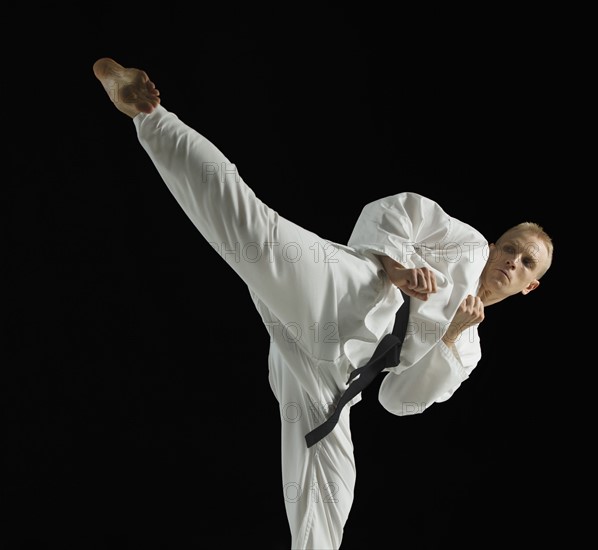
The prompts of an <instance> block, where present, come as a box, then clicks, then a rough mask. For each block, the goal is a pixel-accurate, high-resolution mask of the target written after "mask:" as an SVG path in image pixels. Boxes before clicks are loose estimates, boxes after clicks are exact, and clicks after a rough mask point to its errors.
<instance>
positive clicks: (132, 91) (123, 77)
mask: <svg viewBox="0 0 598 550" xmlns="http://www.w3.org/2000/svg"><path fill="white" fill-rule="evenodd" d="M93 72H94V74H95V75H96V77H97V78H98V80H99V81H100V82H101V83H102V86H103V87H104V90H106V93H107V94H108V96H109V97H110V99H111V100H112V103H114V105H115V106H116V108H117V109H118V110H119V111H121V112H123V113H125V114H126V115H128V116H130V117H131V118H133V117H135V116H136V115H138V114H139V113H151V112H152V111H153V110H154V109H155V108H156V107H157V106H158V104H159V103H160V97H159V96H160V92H159V91H158V90H157V89H156V86H155V85H154V83H153V82H152V81H151V80H150V79H149V77H148V76H147V74H146V73H145V72H144V71H140V70H139V69H125V67H123V66H122V65H119V64H118V63H117V62H116V61H114V60H113V59H110V58H109V57H103V58H101V59H98V60H97V61H96V62H95V63H94V64H93Z"/></svg>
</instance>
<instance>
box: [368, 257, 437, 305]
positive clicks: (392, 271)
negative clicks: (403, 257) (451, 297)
mask: <svg viewBox="0 0 598 550" xmlns="http://www.w3.org/2000/svg"><path fill="white" fill-rule="evenodd" d="M378 258H379V259H380V261H381V262H382V265H383V266H384V271H386V274H387V275H388V277H389V279H390V281H391V282H392V284H393V285H395V286H396V287H397V288H399V289H400V290H402V291H403V292H404V293H405V294H407V295H408V296H411V297H413V298H419V299H420V300H424V301H425V300H427V299H428V297H429V295H430V294H432V293H434V292H436V290H437V287H436V275H434V272H433V271H432V270H431V269H428V268H427V267H416V268H407V267H403V266H402V265H401V264H400V263H398V262H396V261H395V260H393V259H392V258H389V257H388V256H378Z"/></svg>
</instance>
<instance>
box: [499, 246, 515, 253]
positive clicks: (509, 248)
mask: <svg viewBox="0 0 598 550" xmlns="http://www.w3.org/2000/svg"><path fill="white" fill-rule="evenodd" d="M502 249H503V250H504V251H505V252H506V253H507V254H513V253H514V252H515V248H514V247H513V246H512V245H510V244H505V245H504V246H503V247H502Z"/></svg>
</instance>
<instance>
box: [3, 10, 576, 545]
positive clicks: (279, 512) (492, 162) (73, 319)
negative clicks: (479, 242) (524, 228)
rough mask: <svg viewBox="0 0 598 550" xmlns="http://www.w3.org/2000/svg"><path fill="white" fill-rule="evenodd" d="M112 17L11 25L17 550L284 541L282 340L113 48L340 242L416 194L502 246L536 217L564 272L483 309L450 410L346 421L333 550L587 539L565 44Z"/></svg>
mask: <svg viewBox="0 0 598 550" xmlns="http://www.w3.org/2000/svg"><path fill="white" fill-rule="evenodd" d="M111 10H112V11H107V10H106V9H104V10H102V11H101V12H100V13H93V11H91V10H90V12H89V15H86V14H84V13H83V12H81V13H77V12H69V13H68V14H67V13H65V14H59V13H58V12H57V11H55V10H54V9H50V8H47V9H46V11H42V12H39V11H38V12H36V18H35V22H33V21H31V20H28V19H27V18H26V17H25V16H24V15H23V14H19V15H17V14H14V15H12V16H11V15H9V16H7V17H6V18H5V20H4V22H3V26H4V27H5V29H4V30H6V31H8V30H10V28H11V27H13V26H14V27H15V28H16V29H18V32H17V33H16V35H15V36H18V38H14V39H10V40H9V39H7V38H6V37H7V36H8V35H6V34H4V37H5V38H4V41H5V44H4V46H5V48H4V50H5V52H6V53H7V54H8V59H7V60H6V64H5V67H6V74H7V78H6V79H5V80H4V82H5V86H4V93H3V95H4V97H5V102H4V106H3V111H4V112H3V127H4V130H3V131H4V135H5V138H7V140H8V141H7V142H8V143H9V145H8V148H7V149H6V150H7V151H8V155H7V157H8V166H9V168H10V171H9V177H8V180H7V181H5V191H8V194H7V197H8V201H6V202H5V204H6V205H7V206H8V208H7V211H6V214H5V216H4V222H5V235H6V236H7V244H8V247H7V257H8V261H6V262H5V264H4V271H5V274H6V276H7V277H8V284H6V286H5V289H6V297H5V316H6V323H5V330H4V333H5V340H6V345H5V346H4V350H5V357H6V360H5V361H4V373H3V379H4V382H3V383H2V387H1V388H0V391H1V392H2V394H1V395H2V405H3V409H4V413H3V415H4V421H3V423H4V428H3V440H4V443H3V459H4V461H5V466H4V468H3V474H4V475H5V476H6V483H4V485H3V487H4V490H3V499H4V500H5V503H6V504H8V508H9V510H10V511H9V513H8V514H6V515H5V517H4V520H5V522H6V523H5V527H6V528H5V529H4V530H3V532H2V536H3V537H4V538H5V540H6V542H7V544H8V546H7V548H20V547H21V546H20V545H21V544H25V543H26V542H36V543H39V544H41V545H42V546H44V545H46V544H49V543H59V544H62V545H71V544H74V545H76V546H77V547H79V548H86V549H91V548H102V549H103V548H114V547H115V546H117V545H121V546H123V547H127V548H154V547H155V548H158V547H161V548H191V547H204V546H206V547H231V548H233V547H236V548H254V547H255V548H260V549H262V548H263V549H282V548H289V546H290V536H289V534H288V526H287V523H286V516H285V512H284V500H283V494H282V491H281V478H280V449H279V448H280V437H279V433H280V420H279V413H278V406H277V403H276V400H275V398H274V396H273V395H272V393H271V391H270V387H269V384H268V380H267V350H268V336H267V333H266V332H265V329H264V327H263V325H261V321H260V319H259V316H258V315H257V313H256V312H255V310H254V309H253V304H252V302H251V300H250V298H249V295H248V293H247V290H246V287H245V286H244V284H243V282H242V281H241V280H240V279H238V278H237V276H236V275H235V274H234V273H233V272H232V270H230V269H229V268H228V267H227V266H226V264H225V263H224V262H223V261H222V260H221V259H220V258H219V256H218V255H217V254H216V253H215V252H214V250H213V249H212V247H211V246H210V245H208V244H207V243H206V242H205V241H204V240H203V238H202V237H201V235H200V234H199V233H198V232H197V231H196V230H195V228H194V227H193V226H192V224H191V222H190V221H189V220H188V219H187V218H186V217H185V215H184V214H183V212H182V210H181V209H180V207H179V206H178V205H177V204H176V202H175V201H174V199H173V198H172V196H171V195H170V193H169V191H168V190H167V189H166V187H165V185H164V184H163V182H162V181H161V179H160V177H159V176H158V174H157V172H156V171H155V169H154V167H153V165H151V162H150V161H149V158H148V157H147V155H146V153H145V152H144V151H143V150H142V149H141V147H140V145H139V143H138V142H137V138H136V135H135V130H134V126H133V124H132V122H131V121H130V119H128V118H127V117H126V116H125V115H123V114H121V113H119V112H118V111H117V110H116V109H115V108H114V107H113V106H112V104H111V103H110V102H109V100H108V98H107V96H106V94H105V92H104V90H103V89H102V87H101V85H100V84H99V82H98V81H97V80H96V79H95V77H94V75H93V73H92V70H91V68H92V65H93V62H94V61H95V60H96V59H97V58H99V57H103V56H109V57H113V58H114V59H116V60H117V61H118V62H120V63H121V64H123V65H125V66H133V67H138V68H142V69H144V70H146V71H147V72H148V74H149V75H150V77H151V78H152V80H154V82H156V84H157V86H158V88H159V89H160V90H161V97H162V103H163V105H164V106H165V107H167V108H168V109H169V110H171V111H173V112H175V113H177V115H178V116H179V117H180V118H182V119H183V120H184V121H185V122H187V123H188V124H189V125H191V126H193V127H195V128H196V129H197V130H199V131H200V132H201V133H203V134H204V135H206V136H207V137H208V138H209V139H210V140H211V141H212V142H214V143H215V144H216V145H217V146H218V147H219V148H220V149H221V150H222V151H223V152H224V153H225V155H226V156H227V157H228V158H229V159H230V160H231V161H232V162H234V163H235V164H236V165H237V166H238V168H239V170H240V173H241V175H242V176H243V179H244V180H245V181H246V182H247V183H248V184H249V185H250V186H251V187H252V188H253V189H254V191H255V192H256V193H257V195H258V196H259V197H260V198H261V199H262V200H264V202H266V203H267V204H269V205H270V206H271V207H272V208H274V209H275V210H277V211H278V212H279V213H280V214H281V215H283V216H285V217H287V218H289V219H291V220H293V221H295V222H297V223H299V224H300V225H303V226H304V227H307V228H309V229H311V230H313V231H315V232H316V233H319V234H320V235H322V236H324V237H326V238H328V239H329V240H331V241H336V242H341V243H345V242H346V241H347V239H348V237H349V235H350V233H351V230H352V227H353V224H354V223H355V221H356V219H357V217H358V216H359V213H360V211H361V208H362V207H363V206H364V205H365V204H366V203H368V202H370V201H372V200H375V199H378V198H381V197H383V196H387V195H391V194H394V193H397V192H400V191H406V190H410V191H416V192H419V193H421V194H424V195H427V196H429V197H430V198H432V199H434V200H437V201H438V202H439V203H440V204H441V205H442V206H443V207H444V209H445V210H446V211H447V212H448V213H449V214H451V215H452V216H454V217H456V218H459V219H461V220H463V221H465V222H467V223H470V224H471V225H473V226H474V227H476V228H478V229H479V230H480V231H481V232H482V233H483V234H484V235H486V236H487V238H488V239H489V240H490V241H492V240H493V239H495V238H497V237H498V236H499V235H500V232H502V231H503V230H504V229H506V228H507V227H509V226H511V225H513V224H515V223H518V222H519V221H525V220H530V221H536V222H538V223H540V224H541V225H543V226H544V228H545V229H546V230H547V232H548V233H549V234H551V236H552V237H553V240H554V243H555V249H556V253H555V265H554V267H553V268H552V270H551V271H550V272H549V273H548V274H547V275H546V277H545V278H544V279H543V281H542V284H541V286H540V287H539V289H538V290H537V291H536V292H533V293H531V294H530V295H529V296H527V297H522V296H516V297H514V298H512V299H510V300H508V301H506V302H502V303H500V304H497V305H495V306H492V307H491V308H488V309H487V311H486V320H485V321H484V322H483V324H482V325H481V326H480V335H481V338H482V346H483V352H484V354H483V358H482V361H481V362H480V364H479V365H478V367H477V368H476V370H475V371H474V374H473V375H472V376H471V378H470V379H469V380H468V381H467V382H466V383H464V384H463V386H462V387H461V388H460V389H459V391H458V392H457V393H456V394H455V395H454V396H453V397H452V398H451V399H450V400H449V401H448V402H446V403H443V404H438V405H435V406H433V407H432V408H430V409H429V410H428V411H426V412H425V414H423V415H416V416H413V417H408V418H406V417H404V418H399V417H394V416H392V415H391V414H389V413H387V412H386V411H385V410H384V409H382V407H381V406H380V405H379V403H378V402H377V399H376V390H377V385H373V386H371V387H370V388H368V390H367V391H366V395H365V398H364V400H363V402H362V403H361V404H360V405H359V406H357V407H355V408H354V409H353V411H352V426H353V440H354V444H355V456H356V461H357V487H356V493H355V502H354V505H353V508H352V511H351V515H350V517H349V520H348V522H347V525H346V530H345V538H344V541H343V544H342V547H341V548H342V550H349V549H356V548H360V549H361V548H365V547H368V548H369V547H371V548H391V547H392V548H394V547H405V548H406V547H417V548H439V547H441V546H444V545H445V544H446V543H447V542H448V543H451V544H453V543H454V544H458V545H459V546H461V547H471V548H474V547H475V548H479V547H483V545H484V544H485V543H486V541H488V540H491V541H495V542H500V543H507V544H508V543H513V544H515V543H516V542H517V543H521V542H524V543H529V544H536V543H540V542H542V541H548V540H555V537H557V536H559V535H561V534H562V533H563V532H564V531H567V533H566V536H573V534H574V533H575V531H572V532H569V531H568V529H567V530H565V529H563V528H562V527H563V524H562V519H561V509H562V508H563V507H570V506H572V505H573V504H574V503H575V499H574V498H573V497H570V496H568V492H569V491H570V490H571V489H572V487H573V486H574V485H575V482H574V476H575V473H576V472H575V470H574V469H573V470H572V469H571V468H570V466H567V467H566V468H565V467H564V466H563V465H564V460H565V458H568V457H569V455H570V454H571V453H573V454H575V453H576V452H577V451H574V450H572V449H574V445H578V443H576V444H573V443H572V441H573V436H572V433H571V426H570V424H567V423H566V422H565V420H566V419H568V418H569V419H570V418H571V417H572V416H573V417H575V411H576V410H577V407H578V406H581V401H583V400H584V399H585V398H584V399H581V398H580V397H579V394H577V393H574V392H572V391H571V390H569V389H567V388H566V387H565V386H564V385H563V382H562V372H563V369H564V368H570V367H571V365H564V364H563V362H562V361H561V360H559V358H558V356H555V351H554V347H553V346H554V344H555V343H558V342H559V341H560V340H561V339H562V332H561V329H560V328H559V326H558V325H557V324H556V323H555V322H554V321H553V320H552V315H553V312H554V308H555V304H556V303H557V298H558V296H559V295H560V294H562V291H563V288H564V287H567V286H570V285H572V284H573V283H572V281H571V280H570V278H569V275H567V277H566V276H565V258H566V254H565V253H564V249H565V243H566V241H567V236H568V233H567V232H568V229H567V226H568V222H566V221H565V220H566V215H569V216H571V215H573V217H574V218H575V216H576V215H578V214H577V213H578V212H579V210H578V209H579V203H582V202H583V200H582V199H581V183H580V182H579V180H576V179H575V178H570V177H568V176H570V174H571V172H570V165H569V164H568V161H567V159H566V158H565V153H564V151H565V150H566V149H567V147H568V146H570V140H571V132H570V129H569V127H568V124H569V118H570V115H569V113H568V108H564V105H565V104H566V105H567V106H568V107H571V98H570V95H571V90H569V89H568V86H567V85H566V83H567V82H570V81H571V79H572V78H574V76H573V75H572V74H571V68H570V66H569V65H568V63H567V62H566V59H565V58H564V57H565V56H564V55H563V51H562V40H561V39H560V38H559V33H558V32H548V31H547V30H546V27H544V26H542V25H541V24H537V25H531V22H532V20H531V19H528V20H526V22H525V23H521V24H518V23H517V18H514V19H513V20H509V23H508V24H505V25H501V24H499V23H498V22H496V21H494V20H492V19H486V18H480V20H479V21H478V22H477V24H476V25H474V26H468V25H464V27H467V29H466V30H467V32H463V29H462V28H461V27H459V26H451V27H448V26H446V27H445V26H443V24H442V19H443V18H442V16H440V17H438V15H439V14H436V16H437V19H438V20H439V21H437V19H435V21H436V26H434V27H432V26H431V25H430V24H429V21H430V20H429V18H428V15H426V16H422V15H419V16H418V17H407V16H404V17H398V18H397V19H396V21H395V22H394V23H392V22H391V24H390V25H388V28H386V26H382V25H380V26H378V23H380V22H381V21H382V20H384V19H385V18H386V17H385V15H384V14H378V15H377V16H373V15H372V14H369V17H365V18H364V19H362V18H361V17H360V14H358V13H349V12H348V10H345V11H343V10H333V9H326V10H324V9H322V8H321V9H320V10H319V11H317V12H308V11H305V12H301V11H295V12H293V10H292V9H289V11H288V12H287V13H285V14H282V13H276V12H270V11H268V10H266V9H263V11H254V10H252V9H248V8H245V10H244V11H243V12H237V13H236V14H234V15H236V16H238V17H234V18H232V17H231V13H227V10H226V9H223V10H222V13H211V12H208V11H207V10H205V8H202V7H201V6H198V10H199V13H197V14H195V15H193V16H192V15H191V14H190V13H189V11H188V9H187V8H186V9H183V8H180V9H179V8H176V7H175V6H173V5H170V4H169V5H168V6H163V7H162V8H161V9H160V10H158V11H155V10H150V9H149V8H143V7H135V8H129V9H128V10H126V11H125V12H123V11H122V10H120V9H118V7H117V6H116V5H115V6H114V7H112V8H111ZM98 11H99V10H98ZM268 17H275V18H277V19H276V21H277V22H276V23H273V24H270V23H268V21H269V20H268ZM233 19H234V21H233ZM457 19H459V17H458V16H457ZM254 21H258V22H259V23H258V24H255V23H254ZM492 21H494V23H493V22H492ZM387 23H388V21H387ZM553 30H554V29H553ZM557 30H558V29H557ZM565 98H566V99H565ZM555 189H556V191H555ZM214 363H216V364H217V365H218V371H217V374H214V373H213V372H211V373H208V372H207V369H208V368H209V367H210V366H211V365H213V364H214ZM582 386H583V384H582ZM371 465H377V466H375V468H374V470H375V471H370V470H369V469H368V466H371ZM556 518H559V519H556ZM9 541H10V542H9ZM365 541H367V546H366V545H365Z"/></svg>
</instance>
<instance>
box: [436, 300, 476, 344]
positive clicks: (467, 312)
mask: <svg viewBox="0 0 598 550" xmlns="http://www.w3.org/2000/svg"><path fill="white" fill-rule="evenodd" d="M483 320H484V304H483V303H482V299H481V298H480V297H479V296H472V295H471V294H470V295H469V296H467V298H465V300H463V301H462V302H461V305H460V306H459V308H458V309H457V312H456V313H455V316H454V317H453V320H452V321H451V324H450V325H449V327H448V329H447V331H446V332H445V333H444V336H443V337H442V340H443V342H444V343H445V344H447V345H451V344H454V343H455V342H456V341H457V340H458V339H459V336H460V335H461V333H462V332H463V331H464V330H466V329H468V328H469V327H471V326H473V325H477V324H478V323H481V322H482V321H483Z"/></svg>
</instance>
